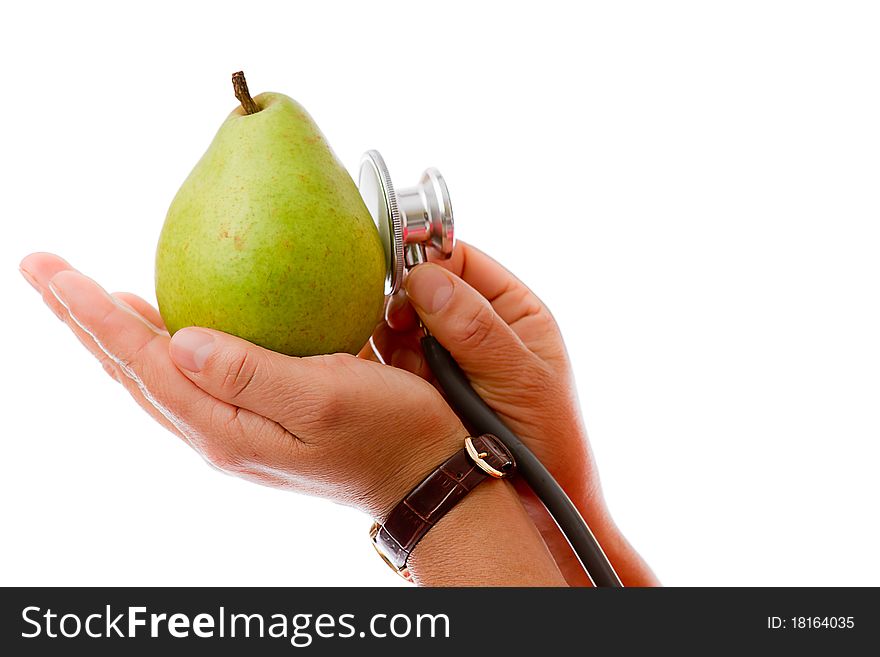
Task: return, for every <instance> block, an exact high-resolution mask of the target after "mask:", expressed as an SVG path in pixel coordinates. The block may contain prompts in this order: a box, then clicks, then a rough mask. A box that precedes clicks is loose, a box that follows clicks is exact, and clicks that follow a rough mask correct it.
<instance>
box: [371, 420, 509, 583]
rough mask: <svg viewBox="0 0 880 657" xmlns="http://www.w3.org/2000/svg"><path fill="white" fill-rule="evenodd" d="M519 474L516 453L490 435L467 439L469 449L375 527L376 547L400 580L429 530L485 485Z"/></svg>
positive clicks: (457, 456)
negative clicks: (494, 479) (475, 489)
mask: <svg viewBox="0 0 880 657" xmlns="http://www.w3.org/2000/svg"><path fill="white" fill-rule="evenodd" d="M515 471H516V462H515V460H514V458H513V455H512V454H511V453H510V451H509V450H508V449H507V447H505V446H504V443H502V442H501V441H500V440H499V439H498V438H496V437H495V436H493V435H492V434H490V433H484V434H482V435H480V436H476V437H471V436H468V437H467V438H465V439H464V448H463V449H462V450H461V451H459V452H456V453H455V454H453V455H452V456H451V457H450V458H448V459H447V460H446V461H444V462H443V463H442V464H441V465H440V466H439V467H438V468H437V469H436V470H434V471H433V472H432V473H431V474H429V475H428V476H427V477H426V478H425V479H424V481H422V483H420V484H419V485H418V486H416V487H415V488H414V489H413V490H412V491H410V493H409V494H408V495H407V496H406V497H404V498H403V499H402V500H401V501H400V502H399V503H398V504H397V506H395V507H394V508H393V509H392V510H391V512H390V513H389V514H388V517H387V518H385V520H384V522H379V521H376V522H374V523H373V526H372V527H371V528H370V539H371V540H372V543H373V547H375V548H376V551H377V552H378V553H379V555H380V556H381V557H382V559H383V560H384V561H385V563H387V564H388V565H389V566H390V567H391V568H392V569H393V570H395V571H396V572H397V573H398V574H399V575H400V576H401V577H403V578H404V579H406V580H409V581H412V577H411V576H410V573H409V570H408V568H407V567H406V562H407V559H408V558H409V555H410V553H411V552H412V551H413V549H414V548H415V546H416V545H417V544H418V542H419V541H420V540H422V538H423V537H424V536H425V534H427V533H428V531H429V530H430V529H431V527H433V526H434V525H435V524H437V521H439V520H440V518H442V517H443V516H445V515H446V514H447V513H449V511H450V510H451V509H452V508H453V507H454V506H455V505H456V504H458V503H459V502H460V501H461V500H462V498H464V496H465V495H467V494H468V493H469V492H471V491H472V490H473V489H474V488H476V487H477V486H478V485H479V484H480V483H482V482H483V481H485V480H486V479H488V478H490V477H492V478H496V479H503V478H507V477H510V476H511V475H513V474H514V472H515Z"/></svg>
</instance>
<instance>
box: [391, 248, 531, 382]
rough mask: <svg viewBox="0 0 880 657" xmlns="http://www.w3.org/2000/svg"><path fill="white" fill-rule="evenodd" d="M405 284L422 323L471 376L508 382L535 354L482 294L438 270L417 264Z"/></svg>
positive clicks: (448, 273) (434, 266) (435, 266)
mask: <svg viewBox="0 0 880 657" xmlns="http://www.w3.org/2000/svg"><path fill="white" fill-rule="evenodd" d="M405 284H406V291H407V294H408V295H409V298H410V300H411V301H412V303H413V304H414V306H415V309H416V312H418V314H419V316H420V317H421V319H422V321H423V322H424V324H425V326H426V327H427V328H428V330H429V331H430V332H431V333H432V334H433V335H434V337H436V338H437V340H438V341H439V342H440V344H442V345H443V346H444V347H446V349H448V350H449V352H450V353H451V354H452V356H453V358H455V360H456V361H457V362H458V364H459V365H460V366H461V367H462V369H463V370H464V371H465V372H466V373H467V374H469V375H471V376H472V378H479V380H481V381H483V382H487V383H488V382H492V381H493V380H495V381H499V382H503V381H507V382H509V381H510V380H511V373H512V372H515V371H520V370H522V368H523V367H524V366H527V365H528V366H530V365H532V362H533V361H534V360H535V359H536V358H537V357H536V356H535V355H534V354H532V352H531V351H529V349H527V348H526V346H525V345H524V344H523V342H522V341H521V340H520V338H519V337H518V336H517V335H516V333H514V332H513V330H512V329H511V328H510V326H508V325H507V323H506V322H505V321H504V320H503V319H502V318H501V317H500V316H499V315H498V314H497V313H496V312H495V310H494V309H493V308H492V305H491V304H490V303H489V301H488V300H487V299H486V298H485V297H484V296H483V295H482V294H480V293H479V292H478V291H477V290H475V289H474V288H473V287H471V286H470V285H468V284H467V283H465V282H464V281H463V280H462V279H460V278H458V277H457V276H454V275H453V274H451V273H450V272H448V271H446V270H444V269H443V268H441V267H438V266H437V265H435V264H430V263H428V264H423V265H419V266H417V267H416V268H415V269H413V270H412V271H411V272H410V274H409V275H408V276H407V278H406V280H405Z"/></svg>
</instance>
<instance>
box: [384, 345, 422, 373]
mask: <svg viewBox="0 0 880 657" xmlns="http://www.w3.org/2000/svg"><path fill="white" fill-rule="evenodd" d="M391 365H392V366H394V367H396V368H397V369H399V370H406V371H407V372H413V373H418V371H419V368H421V366H422V355H421V354H420V353H417V352H415V351H413V350H412V349H409V348H408V347H401V348H400V349H398V350H397V351H395V352H394V353H393V354H391Z"/></svg>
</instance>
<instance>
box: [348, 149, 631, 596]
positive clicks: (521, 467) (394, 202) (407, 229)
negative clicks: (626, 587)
mask: <svg viewBox="0 0 880 657" xmlns="http://www.w3.org/2000/svg"><path fill="white" fill-rule="evenodd" d="M358 188H359V190H360V193H361V196H362V197H363V199H364V203H365V204H366V206H367V208H368V209H369V211H370V214H372V216H373V220H374V221H375V222H376V225H377V226H378V228H379V235H380V236H381V238H382V245H383V247H384V249H385V265H386V267H385V272H386V273H385V293H386V294H389V295H390V294H394V293H396V292H397V291H398V290H400V288H401V286H402V284H403V278H404V275H405V274H406V271H407V270H408V269H411V268H412V267H415V266H416V265H418V264H420V263H423V262H427V260H428V258H427V247H428V246H429V245H430V246H432V247H434V248H435V249H436V250H437V251H438V252H439V253H441V254H443V255H444V256H445V257H447V258H448V257H450V256H451V255H452V252H453V249H454V248H455V230H454V221H453V218H452V204H451V203H450V200H449V190H448V189H447V187H446V182H445V181H444V180H443V176H441V175H440V172H439V171H437V170H436V169H427V170H426V171H425V172H424V173H423V174H422V177H421V179H420V180H419V183H418V184H417V185H416V186H415V187H408V188H405V189H400V190H397V191H395V189H394V186H393V185H392V183H391V175H390V174H389V173H388V167H387V166H385V161H384V160H383V159H382V156H381V155H379V153H378V151H374V150H371V151H367V152H366V153H364V155H363V157H362V158H361V165H360V173H359V176H358ZM421 344H422V349H423V351H424V353H425V360H426V361H427V362H428V365H429V366H430V368H431V371H432V372H433V373H434V376H436V377H437V381H438V382H439V384H440V387H441V388H442V389H443V392H444V393H446V397H447V399H448V401H449V403H450V405H451V406H452V408H453V410H454V411H455V412H456V413H457V414H458V416H459V418H461V419H462V421H463V422H464V423H465V425H467V426H468V428H469V429H470V430H472V431H475V432H478V433H491V434H494V435H495V436H497V437H498V438H500V439H501V441H502V442H503V443H504V444H505V445H506V446H507V448H508V449H509V450H510V452H511V453H512V454H513V455H514V457H515V458H516V462H517V469H518V471H519V473H520V474H521V475H522V476H523V478H524V479H525V480H526V482H527V483H528V484H529V486H530V487H531V488H532V490H533V491H534V492H535V494H536V495H537V496H538V498H540V500H541V502H543V504H544V506H545V507H546V508H547V511H548V512H549V513H550V515H551V516H552V517H553V519H554V520H555V521H556V524H557V525H558V526H559V529H560V530H561V531H562V533H563V534H564V535H565V538H566V539H567V540H568V542H569V544H570V545H571V547H572V549H573V550H574V552H575V554H576V555H577V557H578V559H579V560H580V563H581V566H583V568H584V570H585V571H586V573H587V575H588V576H589V577H590V579H591V580H592V581H593V584H595V585H596V586H606V587H619V586H623V584H622V583H621V581H620V578H619V577H618V576H617V573H616V572H614V568H613V567H612V566H611V563H610V562H609V561H608V557H607V556H605V553H604V552H603V551H602V547H601V546H600V545H599V542H598V541H597V540H596V537H595V536H594V535H593V532H592V531H591V530H590V528H589V526H588V525H587V523H586V522H585V521H584V519H583V517H582V516H581V514H580V512H579V511H578V510H577V508H576V507H575V506H574V504H572V502H571V500H570V499H569V497H568V495H566V493H565V491H564V490H562V487H561V486H560V485H559V484H558V483H557V482H556V480H555V479H554V478H553V476H552V475H551V474H550V472H549V471H548V470H547V468H545V467H544V464H543V463H541V462H540V461H539V460H538V459H537V458H536V457H535V455H534V454H533V453H532V451H531V450H530V449H529V448H528V447H526V446H525V445H524V444H523V442H522V441H521V440H520V439H519V438H518V437H517V436H516V434H514V433H513V432H512V431H511V430H510V429H508V428H507V427H506V426H505V425H504V423H503V422H502V421H501V420H500V419H499V418H498V416H497V415H496V414H495V412H494V411H493V410H492V409H491V408H489V405H488V404H486V402H485V401H483V399H482V398H481V397H480V396H479V395H478V394H477V393H476V391H474V389H473V388H472V387H471V384H470V382H469V381H468V379H467V377H466V376H465V374H464V372H462V370H461V368H460V367H459V366H458V364H457V363H456V362H455V360H454V359H453V358H452V356H451V355H450V354H449V352H448V351H447V350H446V349H444V348H443V346H441V345H440V343H439V342H437V340H436V339H435V338H434V337H433V336H432V335H431V334H430V333H428V331H427V329H425V336H424V337H423V338H422V340H421Z"/></svg>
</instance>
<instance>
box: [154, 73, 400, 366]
mask: <svg viewBox="0 0 880 657" xmlns="http://www.w3.org/2000/svg"><path fill="white" fill-rule="evenodd" d="M236 75H239V74H236ZM233 79H234V81H235V78H233ZM238 85H243V88H244V91H243V96H241V95H240V94H239V91H240V89H239V86H236V95H237V96H239V98H240V99H241V101H242V106H241V107H237V108H236V109H235V110H233V111H232V113H231V114H230V115H229V117H228V118H227V119H226V121H225V122H224V123H223V125H221V126H220V130H219V131H218V132H217V135H216V136H215V137H214V141H213V142H212V143H211V145H210V147H209V148H208V150H207V152H206V153H205V154H204V156H202V159H201V160H200V161H199V162H198V164H196V166H195V168H194V169H193V170H192V172H191V173H190V174H189V177H187V179H186V180H185V181H184V183H183V186H182V187H181V188H180V190H179V191H178V192H177V195H176V196H175V197H174V200H173V201H172V203H171V207H170V208H169V210H168V216H167V217H166V219H165V225H164V227H163V228H162V234H161V236H160V238H159V246H158V249H157V253H156V297H157V299H158V302H159V310H160V312H161V314H162V318H163V319H164V320H165V323H166V325H167V327H168V330H169V331H170V332H171V333H172V334H173V333H174V332H175V331H177V330H178V329H180V328H183V327H185V326H203V327H208V328H213V329H218V330H221V331H225V332H227V333H232V334H234V335H237V336H239V337H242V338H245V339H246V340H250V341H251V342H254V343H256V344H258V345H261V346H263V347H267V348H268V349H272V350H274V351H278V352H281V353H284V354H288V355H295V356H306V355H312V354H326V353H333V352H340V351H342V352H349V353H356V352H357V351H358V350H359V349H360V348H361V347H363V345H364V344H365V343H366V341H367V340H368V339H369V337H370V334H371V333H372V331H373V329H374V328H375V327H376V324H377V323H378V322H379V320H380V319H381V316H382V308H383V302H384V282H385V256H384V252H383V248H382V243H381V241H380V238H379V232H378V230H377V229H376V226H375V224H374V223H373V220H372V218H371V216H370V213H369V211H368V210H367V208H366V206H365V205H364V203H363V201H362V200H361V196H360V194H359V193H358V190H357V188H356V187H355V184H354V182H353V181H352V179H351V177H350V176H349V175H348V173H347V172H346V170H345V168H344V167H343V166H342V165H341V164H340V162H339V160H338V159H337V158H336V156H335V155H334V153H333V151H332V150H331V149H330V146H329V144H328V143H327V140H326V139H325V138H324V136H323V135H322V134H321V132H320V130H319V129H318V126H317V125H315V122H314V121H313V120H312V118H311V117H310V116H309V115H308V114H307V113H306V111H305V110H304V109H303V108H302V107H301V106H300V105H299V104H298V103H297V102H296V101H294V100H292V99H291V98H288V97H287V96H284V95H282V94H277V93H263V94H260V95H258V96H256V97H255V98H253V99H251V97H250V96H249V95H248V93H247V86H246V83H244V77H243V76H241V79H240V80H239V81H238Z"/></svg>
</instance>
